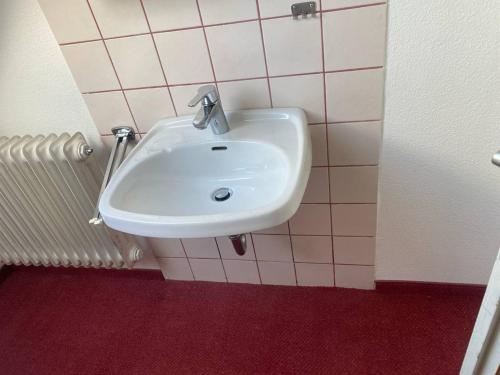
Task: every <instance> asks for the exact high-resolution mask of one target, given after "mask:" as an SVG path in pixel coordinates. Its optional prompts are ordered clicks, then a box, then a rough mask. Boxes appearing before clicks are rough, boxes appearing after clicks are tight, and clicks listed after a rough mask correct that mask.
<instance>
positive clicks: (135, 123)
mask: <svg viewBox="0 0 500 375" xmlns="http://www.w3.org/2000/svg"><path fill="white" fill-rule="evenodd" d="M86 3H87V6H88V7H89V10H90V13H91V15H92V18H93V20H94V23H95V25H96V27H97V31H98V32H99V35H100V36H101V41H102V44H103V46H104V49H105V50H106V54H107V55H108V59H109V62H110V64H111V67H112V68H113V72H114V73H115V76H116V80H117V81H118V85H119V86H120V91H121V93H122V95H123V99H124V100H125V104H126V105H127V108H128V111H129V113H130V116H131V117H132V121H133V122H134V127H135V130H136V132H137V133H139V138H141V136H140V131H139V127H138V126H137V121H136V120H135V117H134V114H133V113H132V109H131V108H130V104H129V102H128V100H127V96H126V95H125V91H123V85H122V82H121V80H120V77H119V76H118V72H117V71H116V67H115V64H114V63H113V59H112V58H111V54H110V53H109V50H108V46H107V45H106V42H105V41H104V38H103V35H102V31H101V28H100V27H99V23H98V22H97V18H96V17H95V14H94V10H93V9H92V6H91V5H90V1H89V0H86Z"/></svg>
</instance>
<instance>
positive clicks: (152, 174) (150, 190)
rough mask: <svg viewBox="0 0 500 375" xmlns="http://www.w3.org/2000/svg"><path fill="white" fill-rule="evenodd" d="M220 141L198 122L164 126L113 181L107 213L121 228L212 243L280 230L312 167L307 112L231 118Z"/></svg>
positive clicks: (242, 113)
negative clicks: (214, 239)
mask: <svg viewBox="0 0 500 375" xmlns="http://www.w3.org/2000/svg"><path fill="white" fill-rule="evenodd" d="M227 117H228V121H229V124H230V127H231V131H230V132H228V133H226V134H223V135H214V134H212V132H211V131H210V130H209V129H207V130H203V131H200V130H198V129H195V128H194V127H193V126H192V125H191V120H192V116H186V117H180V118H174V119H165V120H162V121H160V122H159V123H158V124H157V125H156V126H155V127H154V128H153V129H152V130H151V131H150V132H149V133H148V135H147V136H146V137H145V138H144V139H143V140H142V141H141V142H140V143H139V144H138V145H137V146H136V148H135V149H134V150H133V151H132V153H131V154H130V155H129V156H128V158H127V159H126V160H125V162H124V163H123V164H122V166H121V167H120V168H119V169H118V171H117V172H116V173H115V175H114V176H113V178H112V179H111V182H110V184H109V185H108V187H107V188H106V191H105V192H104V194H103V196H102V198H101V201H100V204H99V208H100V211H101V215H102V217H103V219H104V221H105V223H106V224H107V225H108V226H110V227H112V228H114V229H117V230H120V231H124V232H128V233H132V234H136V235H142V236H151V237H184V238H185V237H207V236H222V235H232V234H238V233H245V232H250V231H255V230H260V229H264V228H268V227H272V226H275V225H278V224H280V223H282V222H284V221H286V220H288V219H289V217H290V216H292V215H293V214H294V213H295V211H296V210H297V208H298V205H299V203H300V200H301V199H302V195H303V193H304V189H305V185H306V182H307V178H308V176H309V170H310V166H311V152H310V139H309V133H308V129H307V123H306V121H305V117H304V114H303V111H302V110H299V109H270V110H249V111H237V112H229V113H228V114H227Z"/></svg>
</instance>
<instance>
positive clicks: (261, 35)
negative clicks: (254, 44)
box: [255, 0, 274, 108]
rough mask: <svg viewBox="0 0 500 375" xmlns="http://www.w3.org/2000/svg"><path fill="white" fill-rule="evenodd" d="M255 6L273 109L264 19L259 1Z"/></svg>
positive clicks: (270, 103)
mask: <svg viewBox="0 0 500 375" xmlns="http://www.w3.org/2000/svg"><path fill="white" fill-rule="evenodd" d="M255 6H256V7H257V17H258V18H259V29H260V40H261V42H262V52H263V54H264V66H265V68H266V81H267V90H268V93H269V105H270V107H271V108H273V107H274V106H273V96H272V94H271V81H270V79H269V67H268V64H267V56H266V44H265V42H264V31H263V28H262V19H261V16H260V7H259V0H255Z"/></svg>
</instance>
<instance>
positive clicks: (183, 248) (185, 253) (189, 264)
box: [179, 238, 196, 280]
mask: <svg viewBox="0 0 500 375" xmlns="http://www.w3.org/2000/svg"><path fill="white" fill-rule="evenodd" d="M179 242H180V243H181V246H182V251H184V255H185V256H186V259H187V262H188V266H189V270H190V271H191V275H192V276H193V280H196V279H195V277H194V272H193V267H191V262H190V261H189V257H188V255H187V252H186V248H185V247H184V243H183V242H182V239H181V238H179Z"/></svg>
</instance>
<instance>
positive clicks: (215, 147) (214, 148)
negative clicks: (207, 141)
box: [212, 146, 227, 151]
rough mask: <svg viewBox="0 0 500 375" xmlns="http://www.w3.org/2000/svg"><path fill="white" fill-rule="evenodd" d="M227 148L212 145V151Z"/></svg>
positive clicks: (225, 147)
mask: <svg viewBox="0 0 500 375" xmlns="http://www.w3.org/2000/svg"><path fill="white" fill-rule="evenodd" d="M223 150H227V146H214V147H212V151H223Z"/></svg>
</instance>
